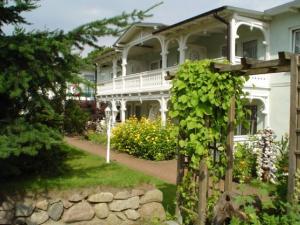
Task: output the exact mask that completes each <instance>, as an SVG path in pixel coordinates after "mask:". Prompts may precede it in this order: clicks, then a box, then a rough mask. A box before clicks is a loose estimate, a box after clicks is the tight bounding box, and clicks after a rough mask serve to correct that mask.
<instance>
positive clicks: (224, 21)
mask: <svg viewBox="0 0 300 225" xmlns="http://www.w3.org/2000/svg"><path fill="white" fill-rule="evenodd" d="M214 18H216V19H217V20H219V21H220V22H222V23H224V24H225V25H226V26H227V60H228V61H230V58H231V57H230V39H231V37H230V36H231V31H230V29H231V27H230V24H229V22H228V21H227V20H225V19H224V18H223V17H221V16H219V15H218V13H214Z"/></svg>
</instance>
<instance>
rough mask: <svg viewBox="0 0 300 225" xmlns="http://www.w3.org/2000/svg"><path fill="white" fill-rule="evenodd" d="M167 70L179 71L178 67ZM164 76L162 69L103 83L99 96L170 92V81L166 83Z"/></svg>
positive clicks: (99, 85) (99, 89)
mask: <svg viewBox="0 0 300 225" xmlns="http://www.w3.org/2000/svg"><path fill="white" fill-rule="evenodd" d="M167 70H168V71H174V70H177V66H174V67H169V68H167ZM164 76H165V75H164V72H163V70H162V69H158V70H151V71H145V72H141V73H136V74H130V75H127V76H124V77H118V78H115V79H113V80H108V81H104V82H101V83H100V84H98V87H97V88H98V90H97V91H98V94H99V95H107V94H128V93H141V92H154V91H163V90H169V89H170V87H171V86H170V81H166V80H165V78H164Z"/></svg>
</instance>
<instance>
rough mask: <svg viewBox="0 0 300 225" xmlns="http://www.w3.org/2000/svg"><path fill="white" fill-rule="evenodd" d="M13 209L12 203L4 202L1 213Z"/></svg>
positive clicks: (0, 207)
mask: <svg viewBox="0 0 300 225" xmlns="http://www.w3.org/2000/svg"><path fill="white" fill-rule="evenodd" d="M13 209H14V205H13V204H12V203H11V202H7V201H4V202H2V203H1V204H0V211H9V210H13Z"/></svg>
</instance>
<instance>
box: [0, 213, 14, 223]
mask: <svg viewBox="0 0 300 225" xmlns="http://www.w3.org/2000/svg"><path fill="white" fill-rule="evenodd" d="M13 218H14V213H13V212H12V211H0V224H1V225H2V224H12V221H13Z"/></svg>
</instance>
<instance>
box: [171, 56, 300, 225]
mask: <svg viewBox="0 0 300 225" xmlns="http://www.w3.org/2000/svg"><path fill="white" fill-rule="evenodd" d="M211 68H212V70H214V71H215V72H218V73H222V72H230V73H232V74H234V75H236V76H251V75H258V74H261V75H263V74H274V76H276V74H275V73H280V72H290V75H291V87H290V133H289V142H290V148H289V177H288V196H287V198H288V200H289V202H292V201H293V193H294V189H295V173H296V171H297V169H300V79H299V73H300V72H299V70H300V55H297V54H292V53H287V52H279V53H278V59H275V60H268V61H259V60H254V59H247V58H242V59H241V64H239V65H228V64H220V63H212V65H211ZM173 78H174V75H173V74H167V77H166V79H168V80H170V79H173ZM228 114H229V122H228V130H227V134H226V135H227V146H226V154H227V159H228V161H227V167H226V174H225V184H224V191H226V192H227V193H230V192H231V191H232V183H233V182H232V177H233V144H234V142H233V137H234V129H235V127H234V118H235V99H234V97H233V98H232V99H231V107H230V109H229V112H228ZM186 162H188V159H186V158H185V157H184V156H182V155H178V158H177V185H180V184H181V182H182V179H183V176H184V174H185V170H186V168H187V167H188V165H187V163H186ZM197 181H198V182H199V193H198V200H199V202H198V212H197V217H198V219H197V220H198V221H197V224H204V221H205V217H206V213H205V210H206V204H207V196H208V172H207V167H205V166H204V165H203V163H201V162H200V167H199V176H198V178H197ZM177 204H178V206H177V210H178V212H179V210H185V209H184V208H183V207H182V206H181V202H180V199H179V196H177Z"/></svg>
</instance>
